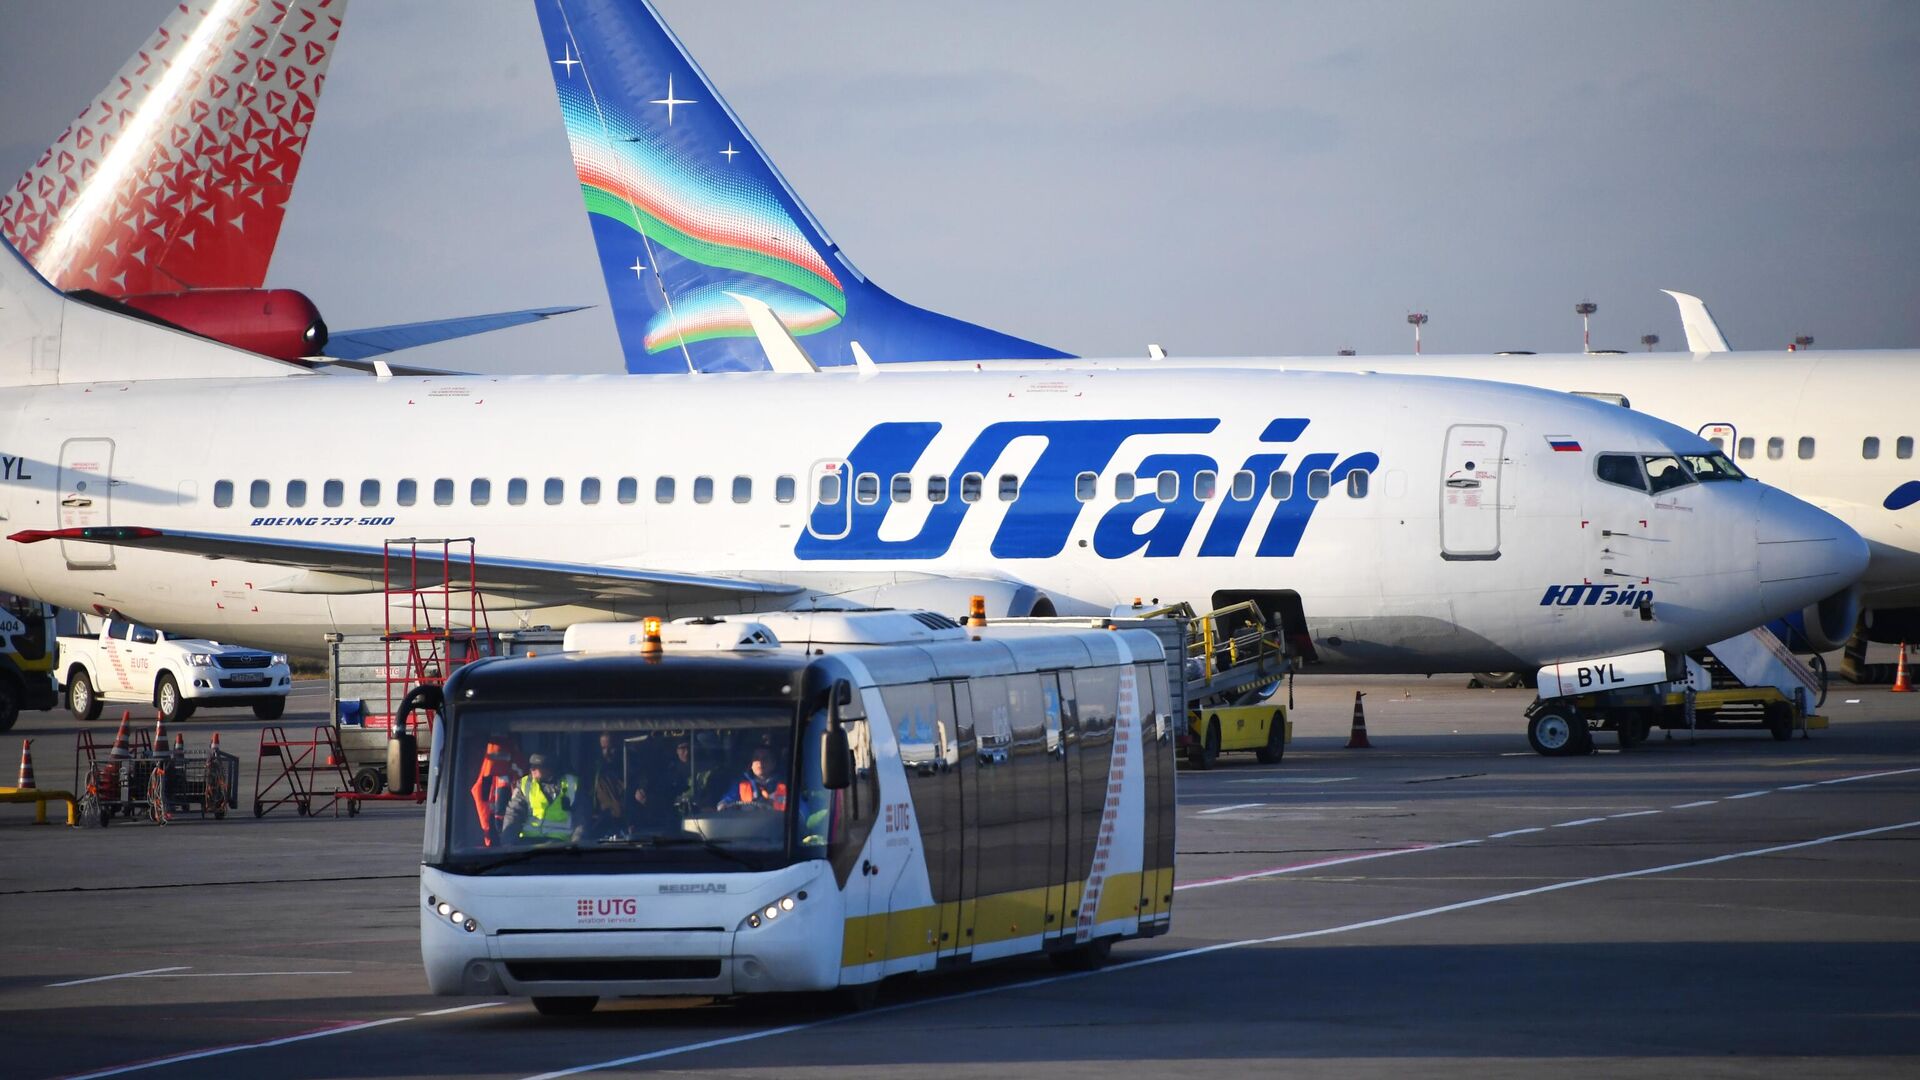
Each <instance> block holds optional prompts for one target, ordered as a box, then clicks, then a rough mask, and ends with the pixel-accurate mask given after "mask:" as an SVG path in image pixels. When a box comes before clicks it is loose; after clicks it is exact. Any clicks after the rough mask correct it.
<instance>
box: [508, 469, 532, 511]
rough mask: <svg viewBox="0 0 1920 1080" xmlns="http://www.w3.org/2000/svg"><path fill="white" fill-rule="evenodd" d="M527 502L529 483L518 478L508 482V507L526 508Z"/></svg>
mask: <svg viewBox="0 0 1920 1080" xmlns="http://www.w3.org/2000/svg"><path fill="white" fill-rule="evenodd" d="M526 502H527V481H526V480H525V478H523V477H519V476H516V477H514V478H513V479H511V480H509V481H507V505H508V506H524V505H526Z"/></svg>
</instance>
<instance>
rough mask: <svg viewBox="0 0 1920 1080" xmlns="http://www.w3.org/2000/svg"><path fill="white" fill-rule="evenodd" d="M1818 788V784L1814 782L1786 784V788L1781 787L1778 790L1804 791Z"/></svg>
mask: <svg viewBox="0 0 1920 1080" xmlns="http://www.w3.org/2000/svg"><path fill="white" fill-rule="evenodd" d="M1819 786H1820V782H1819V781H1817V780H1816V781H1814V782H1813V783H1811V784H1788V785H1787V786H1786V787H1783V788H1781V789H1780V790H1781V791H1805V790H1807V789H1808V788H1817V787H1819Z"/></svg>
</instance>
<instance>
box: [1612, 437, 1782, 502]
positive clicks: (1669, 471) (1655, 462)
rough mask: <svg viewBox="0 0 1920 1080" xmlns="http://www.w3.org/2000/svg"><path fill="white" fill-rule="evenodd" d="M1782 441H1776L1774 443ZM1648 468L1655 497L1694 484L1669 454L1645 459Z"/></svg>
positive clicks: (1677, 460) (1678, 460) (1675, 459)
mask: <svg viewBox="0 0 1920 1080" xmlns="http://www.w3.org/2000/svg"><path fill="white" fill-rule="evenodd" d="M1779 441H1780V440H1778V439H1775V440H1774V442H1779ZM1645 464H1646V467H1647V486H1648V487H1649V488H1650V489H1651V490H1652V491H1653V493H1654V494H1655V495H1658V494H1660V493H1661V492H1663V491H1672V490H1673V489H1674V488H1677V487H1685V486H1687V485H1688V484H1691V483H1693V477H1691V476H1689V475H1687V470H1686V469H1684V468H1682V467H1681V466H1680V459H1679V458H1676V457H1672V456H1670V455H1667V454H1657V455H1653V456H1649V457H1647V458H1646V459H1645Z"/></svg>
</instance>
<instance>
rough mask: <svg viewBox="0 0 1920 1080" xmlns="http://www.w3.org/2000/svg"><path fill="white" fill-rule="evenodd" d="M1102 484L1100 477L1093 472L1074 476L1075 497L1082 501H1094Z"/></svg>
mask: <svg viewBox="0 0 1920 1080" xmlns="http://www.w3.org/2000/svg"><path fill="white" fill-rule="evenodd" d="M1099 486H1100V478H1099V477H1098V476H1096V475H1095V474H1093V473H1090V472H1083V473H1081V474H1080V475H1079V476H1076V477H1074V478H1073V497H1074V498H1076V499H1079V500H1080V501H1081V502H1092V501H1093V496H1094V494H1095V493H1096V491H1097V490H1098V489H1099Z"/></svg>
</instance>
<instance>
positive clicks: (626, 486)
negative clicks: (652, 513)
mask: <svg viewBox="0 0 1920 1080" xmlns="http://www.w3.org/2000/svg"><path fill="white" fill-rule="evenodd" d="M613 497H614V498H616V499H618V500H620V505H621V506H631V505H633V504H634V503H636V502H639V501H640V481H638V480H635V479H634V478H633V477H631V476H623V477H621V478H620V482H619V483H618V484H616V485H615V486H614V494H613Z"/></svg>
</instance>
